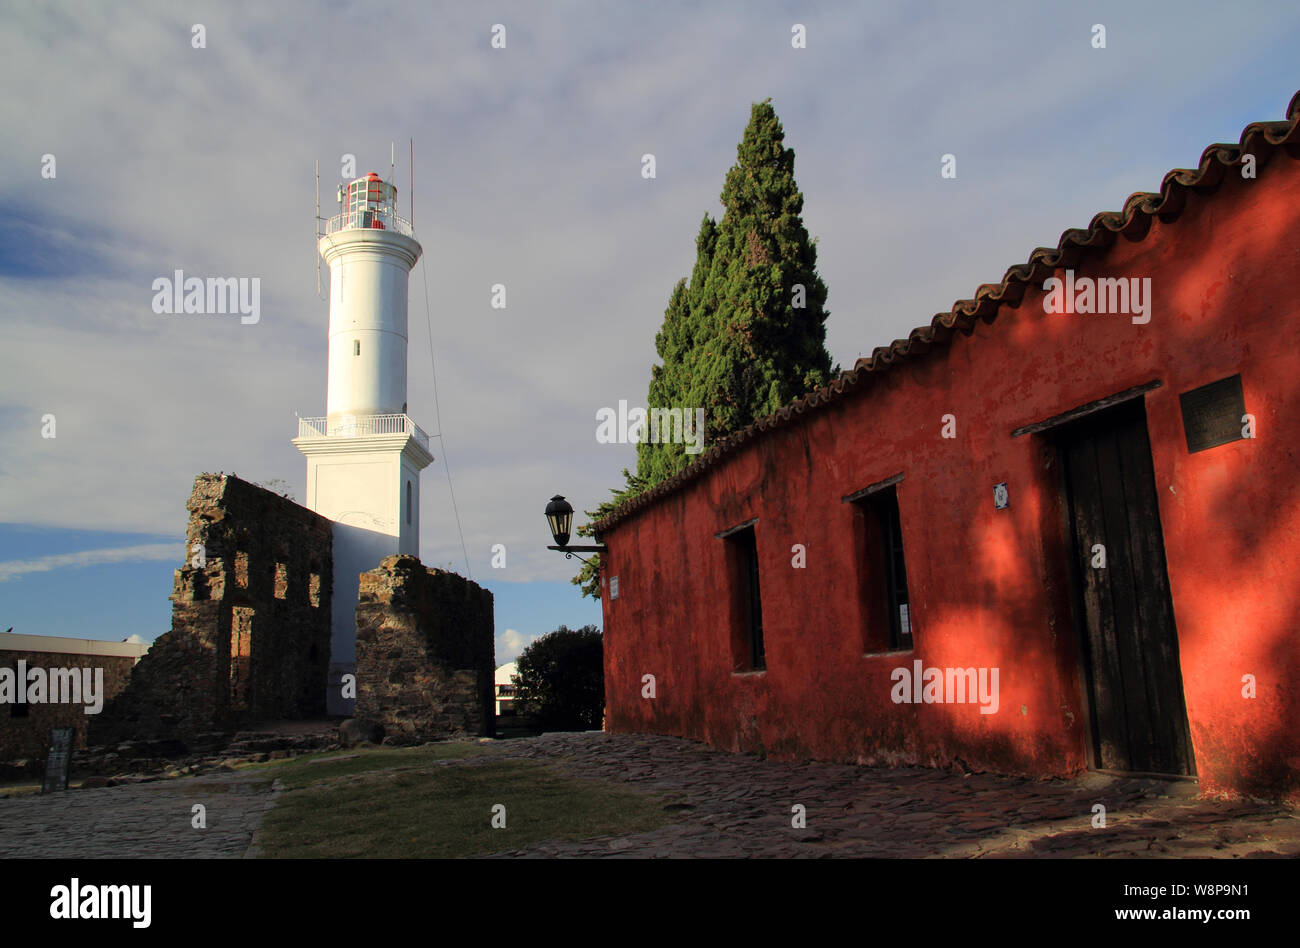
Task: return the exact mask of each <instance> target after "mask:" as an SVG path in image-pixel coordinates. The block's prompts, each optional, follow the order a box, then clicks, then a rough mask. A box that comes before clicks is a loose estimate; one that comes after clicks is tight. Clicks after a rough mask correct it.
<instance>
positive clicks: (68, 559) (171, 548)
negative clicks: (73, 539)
mask: <svg viewBox="0 0 1300 948" xmlns="http://www.w3.org/2000/svg"><path fill="white" fill-rule="evenodd" d="M154 560H175V561H176V562H178V563H181V562H184V560H185V544H183V543H141V544H138V545H136V546H119V547H110V548H108V549H103V550H81V551H80V552H77V553H54V554H51V555H50V556H38V557H36V558H34V559H30V560H6V561H4V562H0V583H3V582H8V581H9V580H11V579H13V578H14V577H16V576H22V575H23V574H25V573H43V572H46V571H48V570H52V569H69V568H73V569H75V568H76V567H79V566H97V565H99V564H101V563H144V562H150V561H154Z"/></svg>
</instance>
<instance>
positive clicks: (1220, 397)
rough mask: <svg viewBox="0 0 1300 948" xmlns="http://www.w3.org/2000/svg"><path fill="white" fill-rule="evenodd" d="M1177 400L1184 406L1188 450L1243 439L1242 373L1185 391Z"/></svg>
mask: <svg viewBox="0 0 1300 948" xmlns="http://www.w3.org/2000/svg"><path fill="white" fill-rule="evenodd" d="M1178 401H1179V403H1180V404H1181V405H1182V409H1183V432H1184V433H1185V434H1186V435H1187V452H1188V453H1189V454H1195V453H1196V452H1197V451H1204V450H1206V449H1207V448H1215V447H1218V446H1219V445H1221V444H1227V443H1228V442H1229V441H1240V440H1241V426H1242V425H1243V424H1244V422H1243V421H1242V420H1241V416H1242V415H1244V414H1246V400H1245V398H1244V397H1243V396H1242V393H1241V375H1240V374H1238V375H1232V376H1229V377H1228V378H1226V379H1219V381H1217V382H1211V383H1210V384H1209V385H1202V386H1201V387H1200V388H1194V389H1192V390H1191V391H1190V392H1183V393H1182V394H1181V395H1179V396H1178Z"/></svg>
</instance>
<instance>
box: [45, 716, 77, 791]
mask: <svg viewBox="0 0 1300 948" xmlns="http://www.w3.org/2000/svg"><path fill="white" fill-rule="evenodd" d="M71 760H72V728H70V727H56V728H54V729H52V730H51V731H50V756H49V757H48V758H46V761H45V783H43V784H42V785H41V793H56V792H58V791H59V790H67V789H68V764H69V763H70V762H71Z"/></svg>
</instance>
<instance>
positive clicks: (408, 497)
mask: <svg viewBox="0 0 1300 948" xmlns="http://www.w3.org/2000/svg"><path fill="white" fill-rule="evenodd" d="M406 522H407V523H410V522H411V482H410V481H407V482H406Z"/></svg>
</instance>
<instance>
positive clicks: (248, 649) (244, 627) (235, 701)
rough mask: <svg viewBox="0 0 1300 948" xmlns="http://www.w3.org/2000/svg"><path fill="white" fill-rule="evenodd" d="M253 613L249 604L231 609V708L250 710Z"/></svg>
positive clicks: (233, 709)
mask: <svg viewBox="0 0 1300 948" xmlns="http://www.w3.org/2000/svg"><path fill="white" fill-rule="evenodd" d="M253 615H254V610H253V609H251V608H250V607H248V606H233V607H232V608H231V610H230V710H231V711H246V710H248V698H249V692H250V690H251V684H252V682H251V679H252V671H253V668H252V656H253Z"/></svg>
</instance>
